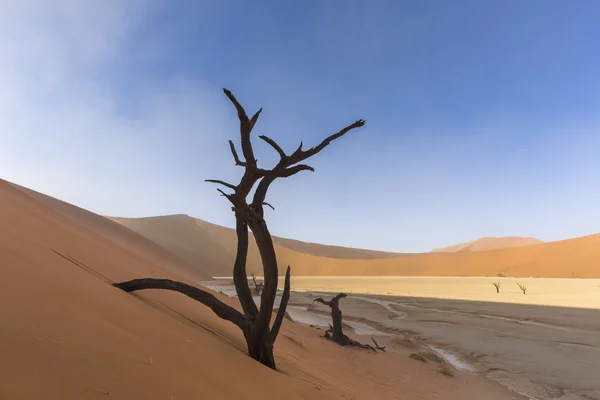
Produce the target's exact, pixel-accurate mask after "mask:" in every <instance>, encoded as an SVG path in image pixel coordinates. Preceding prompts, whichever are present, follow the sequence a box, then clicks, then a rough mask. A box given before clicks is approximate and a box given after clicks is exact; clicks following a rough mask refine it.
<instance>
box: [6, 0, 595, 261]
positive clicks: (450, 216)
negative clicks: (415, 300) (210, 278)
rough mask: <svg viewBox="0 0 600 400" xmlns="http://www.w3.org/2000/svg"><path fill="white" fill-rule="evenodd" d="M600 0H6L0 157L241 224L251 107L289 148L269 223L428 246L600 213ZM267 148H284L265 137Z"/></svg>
mask: <svg viewBox="0 0 600 400" xmlns="http://www.w3.org/2000/svg"><path fill="white" fill-rule="evenodd" d="M599 15H600V2H597V1H594V0H589V1H584V0H578V1H576V2H571V1H566V0H565V1H536V0H531V1H527V2H523V1H517V0H509V1H502V2H499V1H481V0H472V1H467V0H465V1H453V2H450V1H442V0H439V1H419V2H417V1H383V0H382V1H373V2H364V1H352V0H346V1H342V0H338V1H334V0H331V1H327V2H317V1H286V2H276V1H271V2H269V1H255V2H247V1H241V0H239V1H233V0H232V1H225V0H220V1H217V0H215V1H159V0H156V1H144V0H105V1H102V2H100V1H91V0H90V1H87V0H85V1H84V0H81V1H79V0H56V1H53V2H49V1H45V0H19V1H16V0H15V1H11V0H9V1H3V2H2V3H0V83H1V84H2V86H1V90H0V143H1V145H0V176H1V177H2V178H4V179H7V180H10V181H14V182H16V183H19V184H22V185H24V186H28V187H30V188H33V189H36V190H39V191H42V192H44V193H47V194H50V195H52V196H55V197H58V198H60V199H63V200H66V201H68V202H71V203H74V204H76V205H79V206H81V207H84V208H87V209H89V210H92V211H94V212H97V213H100V214H104V215H117V216H128V217H138V216H149V215H162V214H174V213H186V214H190V215H192V216H195V217H198V218H201V219H205V220H208V221H211V222H214V223H218V224H222V225H227V226H232V224H233V215H232V213H231V210H230V208H229V206H228V205H227V203H226V201H225V200H224V199H223V198H221V197H219V196H218V193H217V192H216V190H215V188H214V187H213V186H211V185H209V184H206V183H204V182H203V180H204V179H207V178H216V179H225V180H230V181H234V180H235V179H236V178H237V177H239V173H240V171H239V169H236V168H235V167H234V166H233V163H232V160H231V156H230V153H229V149H228V144H227V140H228V139H237V137H238V133H237V132H238V131H237V129H238V128H237V119H236V114H235V112H234V110H233V109H232V107H231V105H230V104H229V103H228V101H227V99H226V98H225V96H224V95H223V93H222V91H221V89H222V88H223V87H227V88H229V89H231V90H232V91H233V92H234V94H235V95H236V96H237V97H238V99H239V100H240V101H241V102H242V104H243V105H244V106H245V107H246V109H247V110H248V112H254V111H255V110H257V109H258V108H260V107H263V108H264V112H263V114H262V115H261V119H260V121H259V123H258V125H257V126H256V128H255V136H258V135H259V134H266V135H268V136H271V137H273V138H275V139H276V140H277V141H278V142H279V143H280V144H281V145H282V146H283V147H284V149H286V150H288V151H292V150H294V149H295V148H296V147H297V145H298V143H299V142H300V141H303V142H304V144H305V146H310V145H314V144H317V143H318V142H320V140H322V139H323V138H324V137H326V136H327V135H329V134H331V133H333V132H335V131H337V130H339V129H340V128H342V127H343V126H345V125H347V124H349V123H351V122H353V121H354V120H356V119H359V118H364V119H366V120H367V125H366V127H364V128H362V129H360V130H356V131H353V132H351V133H350V134H348V135H347V136H346V137H344V138H343V139H341V140H340V141H339V142H336V143H334V144H332V145H331V146H329V147H328V148H327V149H325V150H324V151H323V152H322V153H320V154H319V155H317V156H316V157H314V159H312V160H311V162H310V164H311V165H312V166H314V167H315V169H316V172H314V173H310V172H307V173H303V174H299V175H296V176H294V177H293V178H289V179H286V180H282V181H281V182H278V183H277V185H274V186H273V189H272V191H271V193H270V195H269V197H268V201H269V202H270V203H272V204H273V205H274V206H275V208H276V211H275V212H272V211H268V222H269V224H270V227H271V231H272V232H273V233H274V234H276V235H279V236H285V237H291V238H297V239H300V240H306V241H314V242H321V243H328V244H338V245H345V246H352V247H363V248H373V249H382V250H390V251H405V252H418V251H428V250H430V249H432V248H436V247H441V246H445V245H450V244H455V243H459V242H463V241H468V240H472V239H475V238H478V237H482V236H513V235H515V236H517V235H518V236H533V237H536V238H539V239H542V240H559V239H564V238H570V237H575V236H582V235H586V234H592V233H597V232H600V207H598V205H599V204H600V185H599V184H598V183H599V182H600V157H598V153H599V152H600V135H599V134H598V132H599V129H600V72H599V71H600V46H598V44H597V42H598V38H599V37H600V24H599V23H598V16H599ZM254 143H255V147H256V151H257V155H258V157H259V162H260V163H262V165H263V166H265V167H268V166H270V165H272V163H273V162H275V161H276V154H274V152H273V151H272V150H271V149H270V148H269V147H268V146H266V145H264V143H262V142H261V141H255V142H254Z"/></svg>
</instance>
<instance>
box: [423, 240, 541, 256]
mask: <svg viewBox="0 0 600 400" xmlns="http://www.w3.org/2000/svg"><path fill="white" fill-rule="evenodd" d="M540 243H544V242H543V241H541V240H539V239H536V238H532V237H520V236H505V237H484V238H480V239H477V240H471V241H470V242H465V243H460V244H455V245H452V246H448V247H442V248H440V249H434V250H431V251H430V253H458V252H462V251H487V250H498V249H507V248H510V247H520V246H532V245H535V244H540Z"/></svg>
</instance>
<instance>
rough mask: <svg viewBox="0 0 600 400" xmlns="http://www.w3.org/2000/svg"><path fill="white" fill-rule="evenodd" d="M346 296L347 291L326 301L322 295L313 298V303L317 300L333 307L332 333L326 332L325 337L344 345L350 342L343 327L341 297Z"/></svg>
mask: <svg viewBox="0 0 600 400" xmlns="http://www.w3.org/2000/svg"><path fill="white" fill-rule="evenodd" d="M346 296H347V295H346V293H340V294H338V295H337V296H335V297H334V298H333V299H331V300H330V301H325V300H323V298H322V297H319V298H317V299H314V300H313V303H314V302H315V301H316V302H317V303H321V304H324V305H326V306H328V307H329V308H331V319H332V320H333V326H331V325H330V331H331V333H329V331H326V332H325V338H327V339H331V340H333V341H334V342H336V343H337V344H341V345H342V346H344V345H346V344H348V343H347V341H348V340H350V339H349V338H348V336H346V335H344V331H343V329H342V310H340V299H343V298H344V297H346Z"/></svg>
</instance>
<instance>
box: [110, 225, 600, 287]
mask: <svg viewBox="0 0 600 400" xmlns="http://www.w3.org/2000/svg"><path fill="white" fill-rule="evenodd" d="M111 218H112V219H113V220H115V221H117V222H119V223H121V224H123V225H125V226H127V227H129V228H130V229H133V230H134V231H136V232H138V233H140V234H142V235H144V236H146V237H147V238H149V239H151V240H153V241H155V242H156V243H157V244H159V245H161V246H163V247H164V248H165V249H167V250H169V251H171V252H173V253H174V254H176V255H178V256H179V257H181V258H183V259H184V260H186V261H188V262H189V263H191V264H193V265H197V266H199V267H200V266H201V268H202V269H203V271H206V272H207V273H208V274H210V275H211V276H231V266H232V265H233V260H234V254H235V245H236V236H235V232H234V231H233V230H232V229H229V228H225V227H222V226H219V225H215V224H210V223H208V222H205V221H202V220H199V219H196V218H193V217H190V216H184V215H177V216H161V217H150V218H116V217H111ZM190 226H194V227H197V228H194V229H190V228H189V227H190ZM274 240H275V248H276V251H277V257H278V260H279V265H280V268H281V271H282V272H283V269H284V268H285V266H287V265H291V266H292V271H293V275H295V276H497V275H499V274H502V275H506V276H514V277H547V278H600V234H595V235H590V236H584V237H580V238H575V239H568V240H562V241H557V242H547V243H544V242H542V243H537V241H536V239H532V240H531V242H532V243H531V244H528V245H523V246H513V247H507V248H501V249H486V250H485V251H474V250H471V251H468V250H464V249H463V251H456V252H453V253H448V252H435V253H420V254H411V253H384V254H383V255H381V254H380V253H381V252H371V251H364V252H365V253H364V254H363V253H362V252H363V250H359V249H347V248H343V247H335V246H333V247H331V246H321V245H318V244H310V243H304V242H296V241H294V240H291V239H280V238H275V239H274ZM533 241H536V242H533ZM510 242H511V243H515V241H514V240H512V239H511V240H510ZM517 242H520V243H523V242H530V240H529V239H527V240H525V241H521V240H519V241H517ZM298 243H299V244H298ZM471 244H473V243H471ZM484 244H485V241H484ZM466 247H468V246H466ZM356 254H359V255H360V256H355V255H356ZM353 257H354V258H353ZM248 271H249V272H255V273H257V274H258V275H260V274H261V271H262V267H261V264H260V257H259V254H258V250H257V249H256V246H255V245H254V244H253V242H252V240H251V243H250V249H249V254H248Z"/></svg>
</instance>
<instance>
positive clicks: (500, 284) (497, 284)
mask: <svg viewBox="0 0 600 400" xmlns="http://www.w3.org/2000/svg"><path fill="white" fill-rule="evenodd" d="M500 286H502V282H500V281H498V282H494V287H495V288H496V293H500Z"/></svg>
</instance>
